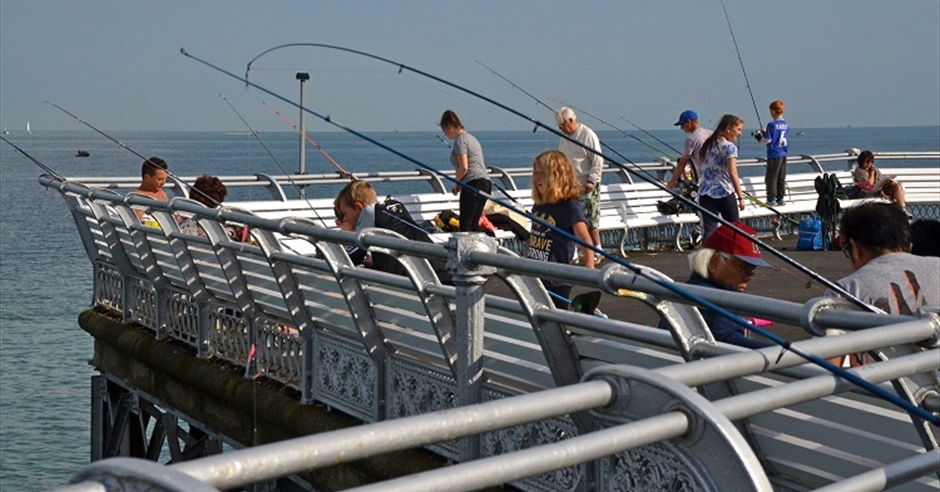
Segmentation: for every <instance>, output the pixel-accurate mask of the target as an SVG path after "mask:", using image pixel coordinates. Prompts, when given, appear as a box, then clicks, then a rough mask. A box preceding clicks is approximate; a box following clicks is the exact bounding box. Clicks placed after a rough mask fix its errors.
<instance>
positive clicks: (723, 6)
mask: <svg viewBox="0 0 940 492" xmlns="http://www.w3.org/2000/svg"><path fill="white" fill-rule="evenodd" d="M719 1H720V2H721V10H723V11H724V12H725V20H726V21H728V30H729V31H731V41H732V42H733V43H734V51H735V52H736V53H737V54H738V62H739V63H740V64H741V72H743V73H744V85H746V86H747V92H748V94H750V95H751V104H753V105H754V113H755V114H757V126H758V127H760V128H764V124H763V123H761V120H760V111H758V110H757V103H756V102H755V101H754V92H753V91H751V81H750V80H748V79H747V70H745V69H744V60H743V59H742V58H741V50H739V49H738V40H737V39H736V38H735V37H734V29H733V28H732V27H731V18H730V17H728V9H726V8H725V0H719Z"/></svg>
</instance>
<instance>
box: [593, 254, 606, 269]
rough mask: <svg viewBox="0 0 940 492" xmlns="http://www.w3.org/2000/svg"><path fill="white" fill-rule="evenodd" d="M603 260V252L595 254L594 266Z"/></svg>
mask: <svg viewBox="0 0 940 492" xmlns="http://www.w3.org/2000/svg"><path fill="white" fill-rule="evenodd" d="M602 261H604V255H602V254H595V255H594V266H595V267H596V266H597V265H600V264H601V262H602Z"/></svg>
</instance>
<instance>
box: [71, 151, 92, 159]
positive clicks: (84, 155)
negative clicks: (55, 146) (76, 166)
mask: <svg viewBox="0 0 940 492" xmlns="http://www.w3.org/2000/svg"><path fill="white" fill-rule="evenodd" d="M90 155H91V154H89V153H88V151H87V150H79V151H78V152H76V153H75V157H88V156H90Z"/></svg>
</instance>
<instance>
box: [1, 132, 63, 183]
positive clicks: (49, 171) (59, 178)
mask: <svg viewBox="0 0 940 492" xmlns="http://www.w3.org/2000/svg"><path fill="white" fill-rule="evenodd" d="M0 139H3V141H4V142H6V143H8V144H10V146H11V147H13V148H14V149H16V151H17V152H19V153H20V154H23V155H25V156H26V158H27V159H29V160H31V161H33V164H36V165H37V166H39V168H40V169H42V170H43V171H45V173H46V174H48V175H50V176H52V177H53V178H55V179H56V181H60V182H62V183H64V182H65V181H66V180H65V178H63V177H62V176H59V174H58V173H56V172H55V171H53V170H52V168H50V167H49V166H47V165H45V164H43V163H42V162H40V161H39V159H36V158H35V157H33V156H31V155H29V153H28V152H26V151H25V150H23V149H21V148H20V147H19V146H18V145H16V144H15V143H13V142H11V141H9V140H7V138H6V137H4V136H3V135H0Z"/></svg>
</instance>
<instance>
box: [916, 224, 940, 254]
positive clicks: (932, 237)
mask: <svg viewBox="0 0 940 492" xmlns="http://www.w3.org/2000/svg"><path fill="white" fill-rule="evenodd" d="M911 253H913V254H915V255H918V256H940V220H934V219H918V220H915V221H914V222H912V223H911Z"/></svg>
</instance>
